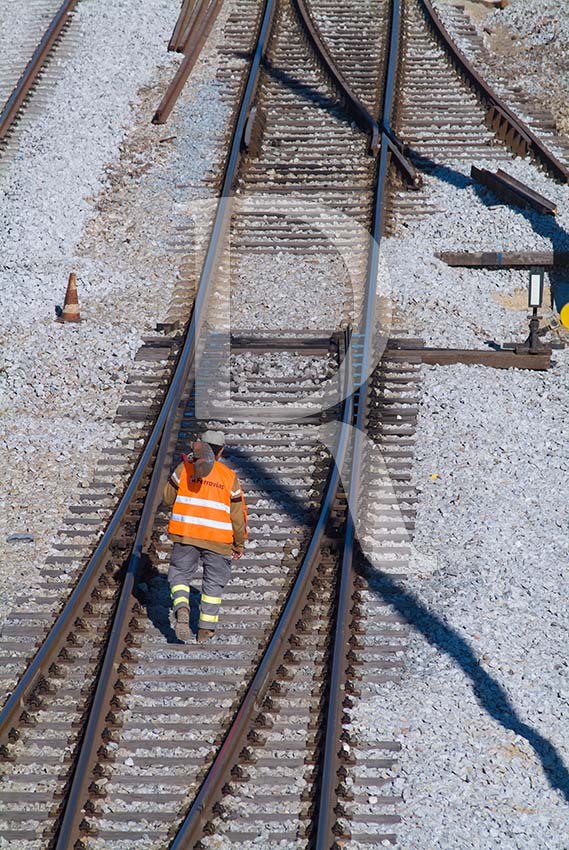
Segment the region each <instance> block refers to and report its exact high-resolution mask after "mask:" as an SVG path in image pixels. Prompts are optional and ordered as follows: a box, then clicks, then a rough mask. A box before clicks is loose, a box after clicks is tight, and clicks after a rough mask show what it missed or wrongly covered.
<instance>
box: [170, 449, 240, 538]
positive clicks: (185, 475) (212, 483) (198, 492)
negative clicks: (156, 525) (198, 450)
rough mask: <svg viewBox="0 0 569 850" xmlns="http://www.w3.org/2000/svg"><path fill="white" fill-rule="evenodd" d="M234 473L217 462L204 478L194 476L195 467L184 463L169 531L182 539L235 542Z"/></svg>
mask: <svg viewBox="0 0 569 850" xmlns="http://www.w3.org/2000/svg"><path fill="white" fill-rule="evenodd" d="M234 482H235V473H234V472H232V471H231V470H230V469H228V468H227V467H226V466H225V464H223V463H220V462H219V461H216V462H215V463H214V465H213V469H212V471H211V472H210V474H209V475H208V476H206V477H205V478H195V477H194V465H193V463H190V462H188V461H186V462H184V466H183V468H182V472H181V474H180V484H179V486H178V494H177V496H176V501H175V502H174V507H173V508H172V515H171V517H170V522H169V523H168V531H169V533H170V534H175V535H177V536H179V537H192V538H194V539H198V540H211V541H215V542H216V543H233V526H232V524H231V519H230V514H231V489H232V487H233V486H234Z"/></svg>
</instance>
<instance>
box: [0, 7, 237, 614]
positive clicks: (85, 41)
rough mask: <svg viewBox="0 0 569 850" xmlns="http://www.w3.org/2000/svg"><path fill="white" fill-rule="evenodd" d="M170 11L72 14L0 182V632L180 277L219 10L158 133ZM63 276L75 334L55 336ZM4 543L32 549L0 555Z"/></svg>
mask: <svg viewBox="0 0 569 850" xmlns="http://www.w3.org/2000/svg"><path fill="white" fill-rule="evenodd" d="M178 12H179V3H178V2H176V0H149V2H147V3H145V4H144V6H143V7H140V4H137V3H134V2H132V0H121V2H118V3H114V4H111V5H108V4H107V5H105V6H101V5H100V4H94V3H93V4H92V3H88V2H86V3H80V4H79V5H78V7H77V11H76V14H75V17H74V21H73V24H72V28H73V45H76V44H79V45H80V48H77V47H73V48H69V47H68V48H67V51H63V50H62V51H61V53H58V58H57V62H58V75H57V81H56V82H55V85H54V86H53V87H52V88H51V90H50V92H49V96H47V95H46V96H45V108H44V110H43V111H42V112H41V114H39V115H34V119H33V121H30V122H26V124H25V126H24V129H23V131H21V134H20V136H19V137H18V139H17V144H18V148H17V151H16V153H15V155H12V157H11V160H10V161H9V163H8V168H7V171H6V173H5V174H4V175H3V177H2V178H1V179H2V183H1V188H2V193H3V204H2V207H1V210H0V225H1V227H2V230H3V233H4V234H5V240H4V244H3V252H2V261H1V263H0V289H1V291H2V293H3V311H2V317H1V319H0V324H1V332H2V338H3V350H2V354H1V356H0V361H1V362H0V386H1V395H2V408H1V413H0V415H1V430H2V438H1V439H0V462H1V463H2V466H3V468H4V470H5V472H4V476H3V486H2V497H3V500H4V504H3V509H2V523H1V536H0V564H1V566H0V591H1V592H0V596H1V597H2V602H1V604H0V618H3V617H4V616H5V614H6V612H7V610H8V609H9V607H10V605H11V602H12V600H13V598H14V594H15V593H16V592H22V591H25V590H26V588H27V587H29V585H30V583H33V581H34V578H35V576H36V575H37V570H38V569H39V567H40V566H41V564H42V563H43V560H44V558H45V556H46V554H47V553H48V551H49V548H50V544H51V541H52V540H53V537H54V535H55V534H56V532H57V531H58V529H59V528H60V527H61V522H62V520H63V517H64V515H65V512H66V506H67V505H69V504H71V503H73V501H74V497H75V495H76V493H77V488H78V486H81V485H83V486H84V485H85V483H87V482H88V480H89V476H90V474H91V472H92V470H93V469H94V467H95V463H96V460H97V458H98V457H99V455H100V453H101V451H102V450H103V448H104V446H105V445H108V444H110V443H113V442H114V441H115V439H116V438H117V437H118V435H119V434H120V432H121V426H120V425H117V424H115V423H114V422H113V419H114V414H115V411H116V408H117V405H118V402H119V400H120V398H121V394H122V392H123V389H124V386H125V382H126V380H127V377H128V373H129V370H130V368H131V364H132V361H133V358H134V354H135V352H136V351H137V349H138V348H139V346H140V344H141V335H142V334H143V333H145V332H151V333H152V332H153V331H154V326H155V324H156V322H157V321H159V320H161V319H163V318H164V317H165V315H166V313H167V311H168V299H169V296H170V294H171V293H172V291H173V285H174V281H175V278H176V277H177V275H178V263H179V262H180V261H181V259H182V255H181V254H180V253H175V252H173V251H171V250H170V245H171V242H172V239H173V238H174V237H176V236H177V234H176V233H175V231H176V228H177V226H178V225H179V224H180V222H181V221H182V220H183V221H184V222H185V223H186V224H187V221H188V218H189V214H190V213H189V211H191V203H192V202H193V201H195V200H196V199H198V198H199V199H203V198H204V185H203V179H204V177H205V176H206V175H207V173H208V170H209V169H210V168H211V167H212V166H213V165H214V164H215V162H216V158H217V157H218V156H219V155H220V153H219V148H218V147H216V145H215V144H212V142H215V141H216V140H218V141H220V140H221V136H222V133H223V130H224V127H225V121H226V118H227V113H228V109H229V107H228V106H227V105H226V104H224V103H223V102H222V99H221V95H222V90H223V86H222V85H221V84H220V83H219V82H218V81H217V80H216V71H217V67H218V54H217V44H218V43H219V41H220V38H221V36H222V33H223V26H224V23H225V20H226V16H227V14H229V10H226V11H225V12H224V13H223V14H222V15H221V16H220V18H219V19H218V22H217V24H216V27H215V29H214V31H213V33H212V36H211V40H210V42H209V43H208V45H207V47H206V49H205V50H204V52H203V54H202V57H201V58H200V60H199V62H198V64H197V65H196V67H195V69H194V73H193V76H192V79H191V81H190V83H189V84H188V85H187V87H186V89H185V90H184V93H183V97H182V100H181V104H183V109H182V108H178V110H177V111H175V112H174V114H173V116H172V118H171V120H170V123H169V124H168V126H167V127H154V126H153V125H151V124H150V119H151V117H152V114H153V111H154V109H155V108H156V106H157V104H158V102H159V100H160V98H161V96H162V94H163V92H164V90H165V88H166V86H167V84H168V82H169V80H170V79H171V77H172V75H173V73H174V69H175V67H176V65H177V62H178V61H179V59H178V58H173V57H172V55H171V54H168V53H167V51H166V47H167V42H168V39H169V37H170V34H171V31H172V28H173V26H174V23H175V21H176V17H177V14H178ZM118 78H120V80H121V84H120V85H117V79H118ZM204 103H207V109H205V108H204ZM189 127H191V128H192V131H191V134H190V132H189V130H188V128H189ZM162 140H166V141H164V142H163V141H162ZM211 191H212V190H211V188H210V189H206V190H205V196H206V197H207V194H208V192H209V193H210V194H211ZM70 271H75V272H76V273H77V279H78V292H79V301H80V307H81V315H82V322H81V324H80V325H75V326H72V325H60V324H56V323H55V322H54V315H55V314H54V306H55V304H61V303H62V301H63V297H64V294H65V288H66V284H67V277H68V274H69V272H70ZM18 533H20V534H22V533H24V534H29V535H31V536H32V537H33V541H25V540H16V541H13V542H7V538H8V537H9V536H10V535H12V534H18Z"/></svg>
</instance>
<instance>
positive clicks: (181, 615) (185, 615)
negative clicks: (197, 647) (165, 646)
mask: <svg viewBox="0 0 569 850" xmlns="http://www.w3.org/2000/svg"><path fill="white" fill-rule="evenodd" d="M176 637H177V638H178V640H183V641H186V640H189V639H190V612H189V610H188V609H187V608H178V610H177V611H176Z"/></svg>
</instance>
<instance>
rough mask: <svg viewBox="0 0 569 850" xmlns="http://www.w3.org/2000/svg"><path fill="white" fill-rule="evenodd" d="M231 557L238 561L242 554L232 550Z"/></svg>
mask: <svg viewBox="0 0 569 850" xmlns="http://www.w3.org/2000/svg"><path fill="white" fill-rule="evenodd" d="M231 557H232V558H233V560H234V561H238V560H239V558H242V557H243V552H238V551H237V549H234V550H233V553H232V555H231Z"/></svg>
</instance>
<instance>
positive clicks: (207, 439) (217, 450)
mask: <svg viewBox="0 0 569 850" xmlns="http://www.w3.org/2000/svg"><path fill="white" fill-rule="evenodd" d="M201 439H202V440H203V441H204V443H207V444H208V446H209V447H210V449H211V450H212V452H213V454H214V456H215V459H216V460H218V459H219V458H220V457H221V455H222V454H223V449H224V448H225V436H224V434H223V431H206V432H205V434H202V435H201Z"/></svg>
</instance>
